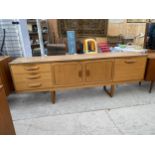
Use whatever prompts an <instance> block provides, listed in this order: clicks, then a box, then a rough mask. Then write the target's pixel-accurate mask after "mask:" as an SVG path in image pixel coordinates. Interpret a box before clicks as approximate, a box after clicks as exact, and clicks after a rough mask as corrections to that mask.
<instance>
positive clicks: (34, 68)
mask: <svg viewBox="0 0 155 155" xmlns="http://www.w3.org/2000/svg"><path fill="white" fill-rule="evenodd" d="M38 69H39V67H38V66H35V67H30V68H25V70H27V71H32V70H38Z"/></svg>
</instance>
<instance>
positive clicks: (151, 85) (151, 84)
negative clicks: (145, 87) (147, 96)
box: [149, 81, 154, 93]
mask: <svg viewBox="0 0 155 155" xmlns="http://www.w3.org/2000/svg"><path fill="white" fill-rule="evenodd" d="M153 83H154V81H151V83H150V89H149V93H151V91H152V87H153Z"/></svg>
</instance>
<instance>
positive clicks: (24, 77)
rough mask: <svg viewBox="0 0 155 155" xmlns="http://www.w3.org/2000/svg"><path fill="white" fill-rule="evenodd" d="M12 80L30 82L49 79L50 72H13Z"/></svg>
mask: <svg viewBox="0 0 155 155" xmlns="http://www.w3.org/2000/svg"><path fill="white" fill-rule="evenodd" d="M13 77H14V81H15V82H30V81H36V80H41V81H44V80H45V81H46V80H48V81H51V79H52V78H51V74H50V73H33V74H32V73H29V74H28V73H27V74H14V75H13Z"/></svg>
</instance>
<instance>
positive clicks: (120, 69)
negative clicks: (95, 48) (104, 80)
mask: <svg viewBox="0 0 155 155" xmlns="http://www.w3.org/2000/svg"><path fill="white" fill-rule="evenodd" d="M145 66H146V57H134V58H122V59H116V60H115V66H114V81H130V80H131V81H132V80H142V79H143V78H144V72H145Z"/></svg>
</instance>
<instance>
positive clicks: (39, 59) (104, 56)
mask: <svg viewBox="0 0 155 155" xmlns="http://www.w3.org/2000/svg"><path fill="white" fill-rule="evenodd" d="M138 56H147V54H145V53H139V52H138V53H136V52H125V53H122V52H117V53H97V54H75V55H61V56H42V57H41V56H40V57H28V58H17V59H15V60H13V61H12V62H10V64H11V65H13V64H26V63H44V62H64V61H79V60H94V59H108V58H122V57H123V58H124V57H138Z"/></svg>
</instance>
